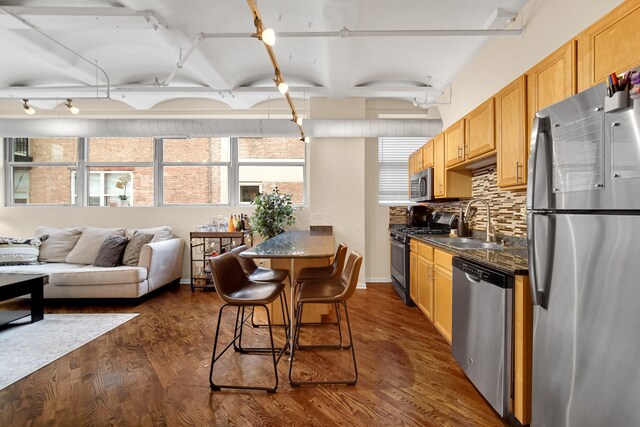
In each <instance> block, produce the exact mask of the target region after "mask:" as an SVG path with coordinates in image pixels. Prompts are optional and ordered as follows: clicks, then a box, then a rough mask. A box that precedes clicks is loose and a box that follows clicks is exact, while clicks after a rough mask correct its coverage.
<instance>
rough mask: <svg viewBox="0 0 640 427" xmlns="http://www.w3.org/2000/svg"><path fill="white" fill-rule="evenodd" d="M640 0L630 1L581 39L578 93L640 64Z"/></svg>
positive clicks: (592, 27)
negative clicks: (639, 24) (639, 47)
mask: <svg viewBox="0 0 640 427" xmlns="http://www.w3.org/2000/svg"><path fill="white" fill-rule="evenodd" d="M638 23H640V0H627V1H625V2H623V3H622V4H621V5H620V6H618V7H617V8H616V9H614V10H613V11H611V13H609V14H607V15H606V16H605V17H604V18H602V19H600V20H599V21H597V22H596V23H595V24H593V25H592V26H590V27H589V28H587V29H586V30H585V31H583V32H582V33H581V34H580V35H579V36H578V72H579V81H578V90H580V91H582V90H585V89H588V88H590V87H591V86H593V85H596V84H598V83H601V82H603V81H605V80H606V78H607V76H608V75H610V74H611V73H614V72H615V73H622V72H625V71H628V70H629V69H631V68H634V67H636V66H637V65H638V64H640V49H638V46H640V31H639V30H638Z"/></svg>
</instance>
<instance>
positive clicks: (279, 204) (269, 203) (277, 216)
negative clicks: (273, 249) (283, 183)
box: [250, 187, 296, 239]
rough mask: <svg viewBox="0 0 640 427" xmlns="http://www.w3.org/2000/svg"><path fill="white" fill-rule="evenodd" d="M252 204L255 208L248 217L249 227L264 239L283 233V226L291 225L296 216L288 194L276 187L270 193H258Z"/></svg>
mask: <svg viewBox="0 0 640 427" xmlns="http://www.w3.org/2000/svg"><path fill="white" fill-rule="evenodd" d="M251 203H252V204H254V205H256V210H255V212H254V214H253V216H252V217H251V218H250V222H251V228H252V229H253V230H254V231H256V232H257V233H258V234H260V235H261V236H262V237H264V238H265V239H269V238H271V237H274V236H277V235H278V234H281V233H284V227H285V226H289V225H293V224H295V222H296V218H295V217H294V216H293V213H294V212H295V209H294V207H293V205H292V204H291V195H290V194H280V193H279V192H278V188H277V187H276V189H275V190H273V191H272V192H271V193H269V194H268V193H260V194H258V195H257V196H256V198H255V199H254V201H253V202H251Z"/></svg>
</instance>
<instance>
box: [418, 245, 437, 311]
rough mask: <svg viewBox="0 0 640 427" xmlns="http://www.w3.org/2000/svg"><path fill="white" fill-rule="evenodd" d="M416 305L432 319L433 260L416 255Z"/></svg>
mask: <svg viewBox="0 0 640 427" xmlns="http://www.w3.org/2000/svg"><path fill="white" fill-rule="evenodd" d="M416 304H417V305H418V307H420V309H421V310H422V312H423V313H424V314H425V315H426V316H427V318H428V319H429V320H432V319H433V261H429V260H428V259H426V258H423V257H421V256H419V257H418V301H417V302H416Z"/></svg>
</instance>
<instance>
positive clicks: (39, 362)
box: [0, 313, 138, 390]
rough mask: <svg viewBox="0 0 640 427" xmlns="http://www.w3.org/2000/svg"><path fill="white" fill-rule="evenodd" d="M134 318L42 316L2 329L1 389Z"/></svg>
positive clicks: (113, 315)
mask: <svg viewBox="0 0 640 427" xmlns="http://www.w3.org/2000/svg"><path fill="white" fill-rule="evenodd" d="M137 315H138V313H126V314H45V316H44V319H43V320H41V321H39V322H36V323H25V324H20V325H18V326H12V327H9V328H6V329H3V330H1V331H0V349H1V350H0V354H1V356H0V390H2V389H3V388H5V387H7V386H9V385H11V384H13V383H15V382H16V381H18V380H20V379H22V378H24V377H26V376H27V375H29V374H31V373H32V372H35V371H37V370H38V369H40V368H42V367H44V366H46V365H48V364H49V363H51V362H53V361H54V360H56V359H58V358H60V357H62V356H64V355H65V354H67V353H70V352H72V351H73V350H75V349H76V348H78V347H80V346H82V345H84V344H86V343H88V342H89V341H92V340H94V339H96V338H98V337H99V336H100V335H103V334H105V333H107V332H109V331H110V330H112V329H114V328H116V327H118V326H119V325H122V324H123V323H125V322H127V321H129V320H131V319H133V318H134V317H136V316H137ZM19 322H23V323H24V322H25V320H22V321H20V320H18V321H16V322H15V323H19ZM26 322H29V317H27V318H26Z"/></svg>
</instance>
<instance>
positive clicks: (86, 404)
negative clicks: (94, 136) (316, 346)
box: [0, 284, 503, 426]
mask: <svg viewBox="0 0 640 427" xmlns="http://www.w3.org/2000/svg"><path fill="white" fill-rule="evenodd" d="M220 305H221V301H220V299H219V298H218V296H217V295H216V294H215V293H213V292H197V293H191V291H190V290H189V287H188V286H185V285H182V286H174V287H169V288H167V289H164V290H161V291H160V292H159V293H157V294H155V295H153V296H152V298H149V299H147V300H145V301H144V302H142V303H140V304H138V305H131V304H122V303H107V304H105V303H101V304H95V303H90V302H87V301H84V302H83V304H81V305H80V304H77V303H73V304H66V305H61V304H51V305H47V308H46V311H45V313H68V312H85V313H86V312H109V313H115V312H136V313H140V315H139V316H137V317H136V318H134V319H133V320H131V321H129V322H127V323H125V324H124V325H122V326H120V327H118V328H116V329H114V330H112V331H110V332H108V333H106V334H105V335H103V336H101V337H99V338H97V339H96V340H94V341H92V342H90V343H88V344H86V345H84V346H82V347H81V348H79V349H77V350H75V351H73V352H72V353H70V354H68V355H66V356H64V357H62V358H60V359H58V360H56V361H55V362H53V363H51V364H50V365H48V366H46V367H44V368H42V369H40V370H39V371H37V372H35V373H33V374H32V375H30V376H28V377H26V378H24V379H22V380H21V381H19V382H17V383H15V384H13V385H11V386H9V387H7V388H5V389H4V390H1V391H0V424H1V425H3V426H24V425H54V426H55V425H58V426H80V425H95V426H103V425H124V426H130V425H131V426H134V425H171V426H174V425H201V426H205V425H223V426H226V425H229V426H245V425H246V426H283V425H291V426H331V425H348V426H378V425H387V426H400V425H407V426H432V425H434V426H436V425H437V426H440V425H448V426H494V425H498V426H499V425H503V422H502V420H501V419H500V418H499V417H498V416H497V415H496V414H495V413H494V412H493V411H492V409H491V407H490V406H489V405H488V404H487V403H486V402H485V401H484V400H483V399H482V397H481V396H480V394H479V393H478V392H477V391H476V390H475V389H474V387H473V386H472V385H471V383H470V382H469V381H468V380H467V379H466V377H465V376H464V374H463V373H462V371H461V370H460V369H459V368H458V366H457V365H456V363H455V362H454V360H453V357H452V356H451V349H450V347H449V345H448V344H447V343H446V342H445V341H444V339H442V338H441V337H440V335H439V334H438V333H437V332H436V330H435V329H434V328H433V326H432V325H431V324H430V323H429V322H428V321H427V320H426V318H425V317H424V316H423V315H422V313H420V312H419V310H418V309H417V308H409V307H406V306H405V305H403V304H402V303H401V301H400V299H399V298H398V296H397V295H396V294H395V293H394V291H393V289H392V288H391V286H390V285H386V284H371V285H369V286H368V289H367V290H358V291H356V293H355V295H354V296H353V298H352V299H351V300H350V302H349V309H350V310H349V313H350V315H351V324H352V329H353V333H354V340H355V346H356V355H357V360H358V369H359V373H360V377H359V381H358V384H357V385H356V386H355V387H347V386H312V387H297V388H292V387H291V386H290V385H289V381H288V369H289V361H288V360H287V358H286V356H285V357H283V359H282V360H281V361H280V364H279V365H278V369H279V378H280V386H279V388H278V391H277V393H275V394H267V393H265V392H238V391H228V390H223V391H221V392H215V393H212V392H211V391H210V390H209V383H208V375H209V366H210V360H211V345H212V343H213V337H214V332H215V323H216V318H217V313H218V309H219V307H220ZM227 314H228V315H227ZM45 315H46V314H45ZM223 321H224V322H225V323H224V326H225V327H224V331H223V332H224V334H223V337H224V338H225V339H227V340H228V339H229V338H230V336H231V335H230V333H231V329H232V327H233V321H234V316H233V315H232V311H231V310H228V311H226V310H225V315H224V316H223ZM248 329H249V330H248V332H247V337H246V339H244V338H243V341H246V345H250V344H251V343H252V341H253V342H256V343H257V342H260V343H265V341H264V338H265V337H266V335H265V333H266V330H265V328H256V329H254V328H248ZM305 329H306V330H305ZM324 329H326V328H325V327H323V328H319V327H316V326H308V327H306V328H303V331H304V333H303V335H302V337H301V339H302V340H303V341H305V342H307V343H310V342H311V341H313V340H314V339H317V338H326V339H327V340H331V339H333V340H334V341H335V340H336V339H337V333H336V331H335V330H330V331H327V332H325V331H324ZM274 332H275V334H277V335H278V337H279V340H278V342H280V343H281V342H282V338H280V336H281V335H282V328H275V329H274ZM329 332H331V333H329ZM221 333H222V332H221ZM298 355H299V357H298ZM227 356H228V357H227ZM0 357H1V350H0ZM238 359H240V360H239V361H238ZM269 362H270V359H268V358H267V357H265V356H250V355H239V354H238V353H235V352H233V351H230V352H228V353H227V354H225V356H224V357H223V358H222V359H221V360H220V367H221V370H220V372H219V373H220V375H219V376H218V375H216V379H217V380H218V379H222V380H229V381H238V380H242V381H248V382H252V381H253V382H262V383H268V382H269V381H272V378H271V377H269V373H271V376H273V372H272V371H269V366H270V365H269ZM349 362H350V354H349V351H329V352H328V351H301V352H298V353H297V354H296V363H295V365H294V368H295V369H296V372H298V373H299V374H300V375H302V376H303V377H309V378H311V377H313V378H318V379H319V378H327V377H329V376H340V375H342V376H345V377H348V375H349V374H350V371H349V368H350V367H351V365H350V364H349ZM216 366H217V365H216Z"/></svg>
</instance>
